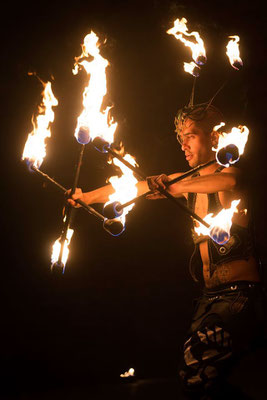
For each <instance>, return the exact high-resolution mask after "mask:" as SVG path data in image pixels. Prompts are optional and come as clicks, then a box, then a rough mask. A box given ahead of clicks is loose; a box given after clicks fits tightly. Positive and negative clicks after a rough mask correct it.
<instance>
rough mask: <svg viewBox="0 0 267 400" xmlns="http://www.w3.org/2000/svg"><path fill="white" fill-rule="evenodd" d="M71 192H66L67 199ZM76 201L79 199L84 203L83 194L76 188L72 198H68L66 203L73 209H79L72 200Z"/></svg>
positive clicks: (78, 205)
mask: <svg viewBox="0 0 267 400" xmlns="http://www.w3.org/2000/svg"><path fill="white" fill-rule="evenodd" d="M70 192H71V190H70V189H69V190H67V192H66V196H67V197H68V196H69V195H70ZM76 199H80V200H82V201H84V202H85V198H84V193H83V192H82V190H81V189H80V188H77V189H76V190H75V193H74V194H73V195H72V197H70V198H68V199H67V201H68V203H69V204H70V205H71V206H72V207H74V208H79V207H81V206H80V204H78V203H76V202H75V201H74V200H76Z"/></svg>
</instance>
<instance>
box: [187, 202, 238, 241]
mask: <svg viewBox="0 0 267 400" xmlns="http://www.w3.org/2000/svg"><path fill="white" fill-rule="evenodd" d="M239 202H240V200H233V201H232V203H231V206H230V208H223V209H222V210H221V211H220V212H219V213H218V214H217V215H215V216H214V217H213V214H212V213H211V214H208V215H206V217H205V218H203V219H204V221H205V222H207V223H208V224H209V225H210V228H207V227H206V226H204V225H202V224H199V226H195V228H194V229H195V232H196V233H197V234H198V235H207V236H210V237H211V238H212V239H213V240H215V241H216V242H217V243H219V244H224V243H226V242H228V240H229V239H230V229H231V226H232V218H233V215H234V213H236V212H238V209H237V206H238V204H239Z"/></svg>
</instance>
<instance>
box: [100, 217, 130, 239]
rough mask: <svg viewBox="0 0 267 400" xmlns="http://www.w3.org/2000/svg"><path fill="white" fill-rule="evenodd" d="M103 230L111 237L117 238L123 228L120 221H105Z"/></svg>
mask: <svg viewBox="0 0 267 400" xmlns="http://www.w3.org/2000/svg"><path fill="white" fill-rule="evenodd" d="M103 228H104V229H105V231H107V232H108V233H110V234H111V235H112V236H119V235H120V234H121V233H122V232H123V231H124V229H125V226H124V224H123V223H122V222H121V220H120V219H106V220H105V221H104V223H103Z"/></svg>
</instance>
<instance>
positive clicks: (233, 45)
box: [226, 35, 243, 70]
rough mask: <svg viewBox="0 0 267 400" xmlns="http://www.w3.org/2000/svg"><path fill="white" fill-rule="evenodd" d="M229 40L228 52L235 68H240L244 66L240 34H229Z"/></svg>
mask: <svg viewBox="0 0 267 400" xmlns="http://www.w3.org/2000/svg"><path fill="white" fill-rule="evenodd" d="M229 39H231V40H229V42H228V44H227V46H226V49H227V51H226V54H227V56H228V58H229V61H230V64H231V65H232V67H233V68H234V69H237V70H239V69H240V68H242V67H243V61H242V60H241V58H240V52H239V44H238V43H239V39H240V38H239V36H236V35H235V36H229Z"/></svg>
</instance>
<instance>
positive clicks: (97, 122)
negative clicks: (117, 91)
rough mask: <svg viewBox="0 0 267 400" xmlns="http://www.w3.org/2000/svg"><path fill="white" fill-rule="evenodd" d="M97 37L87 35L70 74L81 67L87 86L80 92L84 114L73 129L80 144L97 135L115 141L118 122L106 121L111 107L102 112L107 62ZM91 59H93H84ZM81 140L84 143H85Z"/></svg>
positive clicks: (105, 90) (110, 141)
mask: <svg viewBox="0 0 267 400" xmlns="http://www.w3.org/2000/svg"><path fill="white" fill-rule="evenodd" d="M99 46H100V44H99V42H98V37H97V35H96V34H95V33H94V32H91V33H90V34H88V35H86V36H85V38H84V43H83V45H82V54H81V55H80V56H79V57H76V58H75V61H76V62H75V66H74V69H73V74H75V75H76V74H77V73H78V71H79V69H80V67H83V69H84V70H85V71H86V73H87V75H88V85H87V86H86V87H85V89H84V92H83V107H84V108H83V111H82V113H81V115H80V116H79V117H78V121H77V127H76V130H75V137H76V139H77V140H78V141H79V142H80V143H83V144H86V143H88V142H89V141H90V140H93V139H94V138H95V137H97V136H99V137H101V138H103V139H105V140H106V141H107V142H109V143H113V141H114V133H115V130H116V128H117V123H113V120H111V119H110V118H109V110H110V107H107V108H106V110H104V111H103V112H102V110H101V107H102V103H103V98H104V96H105V95H106V93H107V83H106V67H107V66H108V65H109V63H108V61H107V60H106V59H104V58H103V57H102V56H101V55H100V52H99ZM90 56H92V57H93V60H91V61H88V60H86V59H85V58H88V57H90ZM84 141H85V142H86V143H84Z"/></svg>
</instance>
